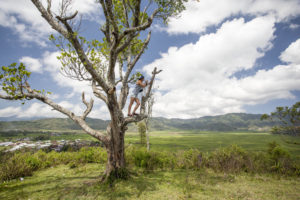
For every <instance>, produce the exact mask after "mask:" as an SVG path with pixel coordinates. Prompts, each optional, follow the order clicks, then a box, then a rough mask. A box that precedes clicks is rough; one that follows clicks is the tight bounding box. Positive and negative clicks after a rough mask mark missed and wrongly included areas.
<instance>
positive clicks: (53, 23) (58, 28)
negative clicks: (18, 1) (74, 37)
mask: <svg viewBox="0 0 300 200" xmlns="http://www.w3.org/2000/svg"><path fill="white" fill-rule="evenodd" d="M31 2H32V3H33V4H34V5H35V7H36V8H37V9H38V10H39V11H40V13H41V14H42V17H43V18H44V19H45V20H46V21H47V22H48V23H49V24H50V26H51V27H52V28H53V29H54V30H56V31H57V32H59V33H60V34H62V35H63V36H64V37H65V38H68V31H67V30H66V29H65V28H64V27H63V26H61V25H60V24H59V23H58V21H56V20H54V19H53V16H52V14H51V13H48V12H47V11H46V9H45V8H44V6H43V5H42V3H41V2H40V1H39V0H31Z"/></svg>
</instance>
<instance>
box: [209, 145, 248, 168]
mask: <svg viewBox="0 0 300 200" xmlns="http://www.w3.org/2000/svg"><path fill="white" fill-rule="evenodd" d="M248 163H249V156H248V154H247V153H246V152H245V150H243V149H242V148H240V147H238V146H237V145H232V146H229V147H227V148H220V149H217V150H216V151H214V152H213V153H212V154H211V155H210V156H209V157H208V162H207V167H210V168H212V169H214V170H217V171H223V172H240V171H247V164H248Z"/></svg>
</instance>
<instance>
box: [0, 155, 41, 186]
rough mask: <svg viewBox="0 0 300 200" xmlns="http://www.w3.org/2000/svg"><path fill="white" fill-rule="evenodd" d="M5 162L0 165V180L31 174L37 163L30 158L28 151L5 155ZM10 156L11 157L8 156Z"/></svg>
mask: <svg viewBox="0 0 300 200" xmlns="http://www.w3.org/2000/svg"><path fill="white" fill-rule="evenodd" d="M7 156H8V157H9V158H8V157H6V158H5V159H6V162H5V163H2V164H1V165H0V180H1V181H7V180H11V179H15V178H19V177H24V176H31V175H32V173H33V171H34V170H36V169H37V168H36V167H37V166H38V164H37V162H36V160H31V159H30V155H29V153H18V154H14V155H12V156H11V155H7ZM10 156H11V157H10Z"/></svg>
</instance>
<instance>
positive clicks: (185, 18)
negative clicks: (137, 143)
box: [166, 0, 300, 34]
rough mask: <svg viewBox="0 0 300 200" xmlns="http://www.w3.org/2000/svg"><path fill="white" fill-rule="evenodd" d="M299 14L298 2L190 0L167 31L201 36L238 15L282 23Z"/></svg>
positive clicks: (273, 0)
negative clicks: (272, 18) (259, 17)
mask: <svg viewBox="0 0 300 200" xmlns="http://www.w3.org/2000/svg"><path fill="white" fill-rule="evenodd" d="M299 14H300V2H299V1H298V0H243V1H240V0H226V1H225V0H222V1H217V2H216V1H208V0H203V1H200V2H199V1H188V2H187V3H186V10H185V11H183V12H182V14H181V16H180V18H173V19H171V20H170V22H169V24H168V28H167V29H166V30H167V31H168V32H169V33H171V34H178V33H191V32H192V33H202V32H205V31H206V29H207V28H208V27H210V26H215V25H218V24H220V23H221V22H222V21H223V20H224V19H227V18H230V17H234V16H239V15H250V16H254V17H257V16H265V15H271V16H274V17H275V19H276V21H277V22H279V21H284V20H288V19H289V18H291V17H295V16H297V15H299Z"/></svg>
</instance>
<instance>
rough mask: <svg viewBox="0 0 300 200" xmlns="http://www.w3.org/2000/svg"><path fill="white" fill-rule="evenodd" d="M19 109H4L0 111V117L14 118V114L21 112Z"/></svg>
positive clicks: (10, 107)
mask: <svg viewBox="0 0 300 200" xmlns="http://www.w3.org/2000/svg"><path fill="white" fill-rule="evenodd" d="M21 110H22V109H21V108H20V107H12V106H9V107H6V108H3V109H0V116H5V117H12V116H15V115H16V114H18V113H20V112H21Z"/></svg>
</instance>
